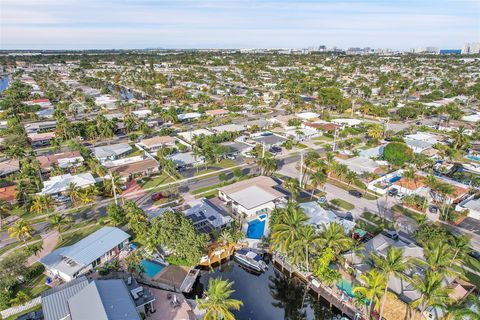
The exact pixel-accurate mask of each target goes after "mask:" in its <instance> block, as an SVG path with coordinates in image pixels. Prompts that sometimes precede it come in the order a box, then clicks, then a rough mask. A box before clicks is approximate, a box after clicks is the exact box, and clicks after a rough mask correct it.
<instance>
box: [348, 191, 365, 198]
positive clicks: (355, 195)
mask: <svg viewBox="0 0 480 320" xmlns="http://www.w3.org/2000/svg"><path fill="white" fill-rule="evenodd" d="M348 193H349V194H350V195H352V196H354V197H357V198H361V197H362V193H361V192H360V191H358V190H354V189H352V190H348Z"/></svg>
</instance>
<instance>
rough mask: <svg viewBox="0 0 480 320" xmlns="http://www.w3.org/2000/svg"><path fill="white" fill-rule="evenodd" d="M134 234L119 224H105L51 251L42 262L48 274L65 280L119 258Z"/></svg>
mask: <svg viewBox="0 0 480 320" xmlns="http://www.w3.org/2000/svg"><path fill="white" fill-rule="evenodd" d="M129 238H130V235H129V234H128V233H126V232H124V231H123V230H121V229H118V228H115V227H103V228H101V229H100V230H98V231H95V232H94V233H92V234H91V235H89V236H87V237H85V238H83V239H82V240H80V241H78V242H77V243H75V244H73V245H71V246H67V247H61V248H58V249H56V250H54V251H53V252H51V253H49V254H48V255H46V256H45V257H43V258H40V260H39V262H40V263H41V264H43V265H44V266H45V269H46V272H47V275H48V276H50V277H52V278H60V279H62V280H63V281H65V282H69V281H72V280H73V279H75V278H77V277H79V276H81V275H83V274H86V273H88V272H90V271H91V270H93V269H95V268H96V267H97V266H99V265H102V264H103V263H105V262H107V261H110V260H112V259H113V258H115V257H117V256H118V255H119V254H120V252H121V251H122V250H123V249H124V248H125V247H126V246H127V245H128V243H129Z"/></svg>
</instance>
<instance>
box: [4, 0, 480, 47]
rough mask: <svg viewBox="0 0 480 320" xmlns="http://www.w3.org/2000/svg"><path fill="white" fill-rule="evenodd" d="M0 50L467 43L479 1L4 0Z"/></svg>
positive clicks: (476, 30) (478, 31)
mask: <svg viewBox="0 0 480 320" xmlns="http://www.w3.org/2000/svg"><path fill="white" fill-rule="evenodd" d="M0 6H1V10H0V12H1V13H0V15H1V21H2V22H1V28H0V29H1V30H0V32H1V35H0V38H1V39H0V49H3V50H8V49H12V50H15V49H34V50H35V49H36V50H39V49H69V50H75V49H141V48H159V47H162V48H178V49H186V48H199V49H202V48H226V49H228V48H306V47H311V46H312V45H313V46H318V45H320V44H324V45H327V47H333V46H337V47H341V48H345V49H346V48H349V47H372V48H391V49H393V50H409V49H411V48H417V47H424V46H435V47H439V48H448V49H460V48H462V46H463V44H464V43H465V42H474V41H478V39H480V18H479V17H478V16H477V15H476V14H475V13H477V12H478V10H479V9H480V2H478V1H435V2H434V1H430V0H429V1H422V2H420V3H419V2H415V1H410V0H406V1H397V2H395V3H391V2H389V1H360V2H359V1H355V2H354V1H343V2H340V3H336V2H333V1H300V2H295V3H292V2H290V1H227V2H225V1H203V2H197V1H185V0H181V1H175V2H173V1H148V0H147V1H135V2H132V1H118V0H110V1H101V2H99V1H89V0H87V1H82V2H80V1H66V3H64V4H62V5H61V6H60V5H58V3H57V2H55V1H50V0H45V1H33V0H24V1H21V3H19V2H18V1H13V0H5V1H2V4H1V5H0Z"/></svg>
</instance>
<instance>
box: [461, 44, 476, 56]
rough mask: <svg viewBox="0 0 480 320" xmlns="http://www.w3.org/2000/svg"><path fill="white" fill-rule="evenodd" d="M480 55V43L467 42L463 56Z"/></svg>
mask: <svg viewBox="0 0 480 320" xmlns="http://www.w3.org/2000/svg"><path fill="white" fill-rule="evenodd" d="M478 53H480V42H466V43H465V44H464V45H463V49H462V54H478Z"/></svg>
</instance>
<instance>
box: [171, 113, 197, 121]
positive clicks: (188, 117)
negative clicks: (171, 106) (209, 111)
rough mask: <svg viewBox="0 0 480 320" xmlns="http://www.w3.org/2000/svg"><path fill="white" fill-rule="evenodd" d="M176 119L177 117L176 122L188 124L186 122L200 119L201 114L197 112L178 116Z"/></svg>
mask: <svg viewBox="0 0 480 320" xmlns="http://www.w3.org/2000/svg"><path fill="white" fill-rule="evenodd" d="M177 117H178V121H181V122H188V121H192V120H196V119H200V118H201V117H202V114H201V113H198V112H189V113H183V114H179V115H178V116H177Z"/></svg>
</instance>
